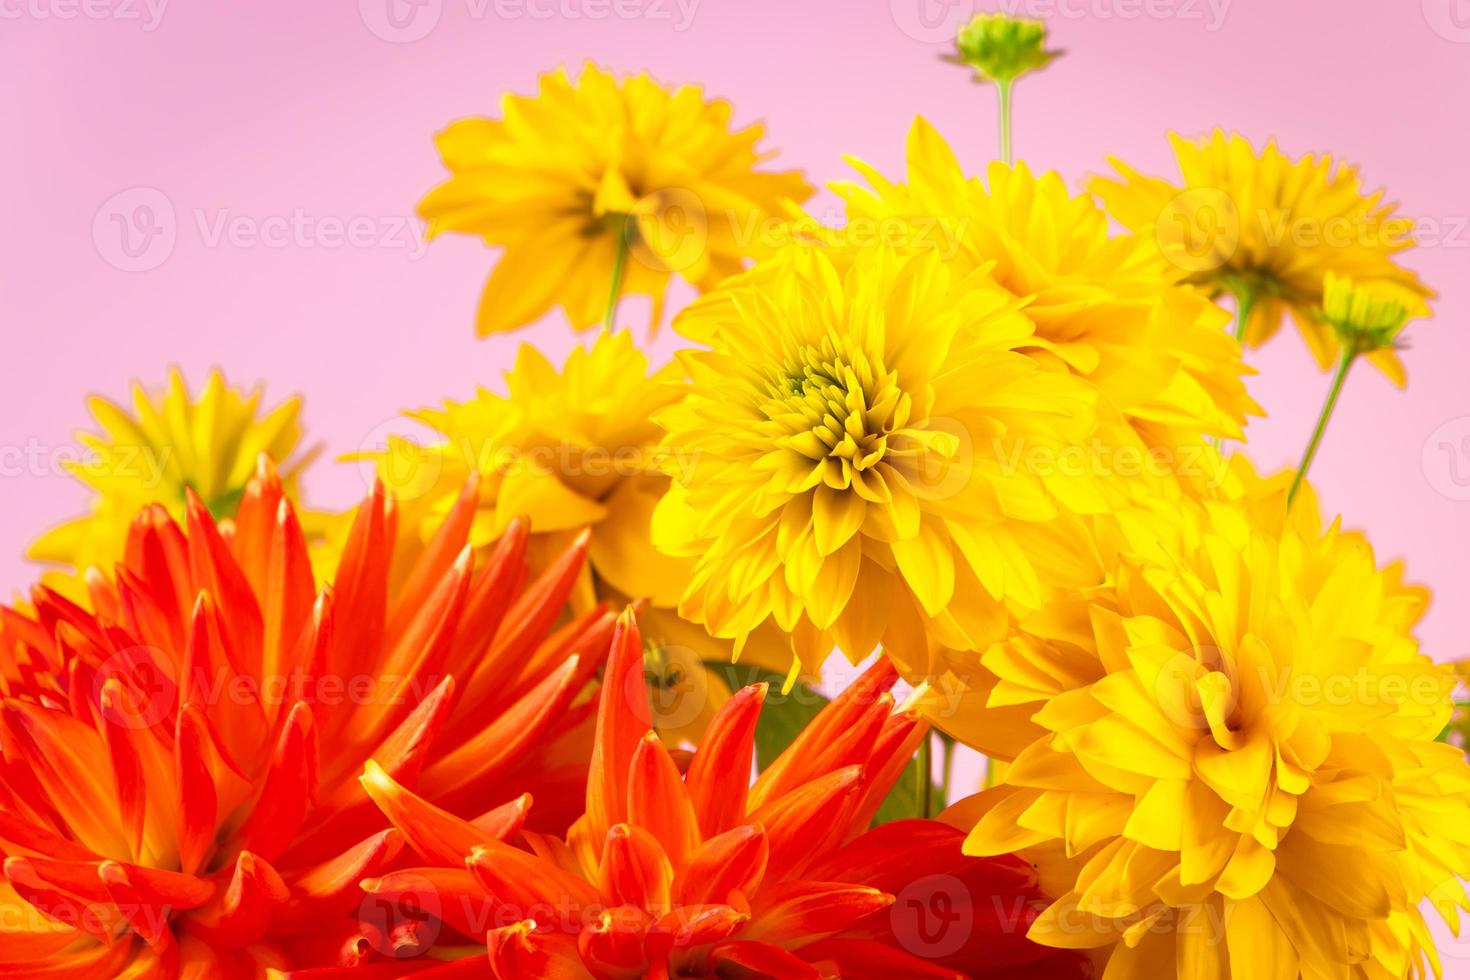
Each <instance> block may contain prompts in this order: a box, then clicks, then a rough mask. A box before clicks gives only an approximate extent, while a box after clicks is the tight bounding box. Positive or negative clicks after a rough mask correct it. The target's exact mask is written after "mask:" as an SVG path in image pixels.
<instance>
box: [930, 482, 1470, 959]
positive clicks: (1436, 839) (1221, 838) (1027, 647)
mask: <svg viewBox="0 0 1470 980" xmlns="http://www.w3.org/2000/svg"><path fill="white" fill-rule="evenodd" d="M1237 476H1242V477H1243V479H1242V480H1241V481H1240V482H1238V483H1236V484H1235V486H1236V490H1235V491H1233V493H1238V496H1236V497H1235V499H1220V500H1217V501H1206V502H1203V503H1201V502H1194V503H1191V504H1188V505H1184V506H1180V505H1178V504H1171V505H1170V506H1169V507H1167V508H1165V507H1160V508H1159V509H1158V510H1157V511H1156V512H1154V513H1151V514H1148V515H1146V516H1144V517H1141V518H1139V519H1137V520H1136V521H1135V522H1133V526H1132V527H1130V526H1129V522H1126V521H1125V522H1121V523H1120V528H1119V533H1120V542H1121V543H1122V545H1123V547H1121V549H1120V550H1119V551H1118V553H1117V555H1116V556H1115V557H1114V558H1112V559H1110V566H1111V575H1110V582H1109V585H1108V586H1107V587H1106V588H1103V589H1099V590H1093V591H1091V592H1086V593H1078V594H1076V595H1074V596H1072V597H1069V598H1065V599H1061V600H1058V601H1057V602H1055V603H1053V604H1051V605H1049V606H1048V607H1047V608H1046V609H1044V610H1043V611H1041V612H1040V613H1038V614H1036V615H1035V616H1033V617H1030V618H1029V619H1027V620H1024V621H1023V622H1022V623H1021V631H1020V632H1019V633H1018V634H1017V635H1016V636H1015V637H1013V638H1012V639H1011V640H1009V641H1007V642H1006V643H1004V644H998V645H997V646H995V647H993V648H991V649H990V650H988V651H986V652H985V653H984V654H983V655H982V656H981V657H980V658H979V664H980V668H981V669H980V671H979V672H978V673H979V674H980V675H983V676H984V677H985V678H986V680H985V681H984V683H983V684H981V685H980V687H981V688H982V689H981V690H979V691H972V692H971V696H970V698H969V699H968V700H965V699H963V698H962V699H960V700H959V701H957V702H955V705H956V708H955V711H954V714H953V716H952V721H953V725H951V726H950V727H951V728H952V730H953V731H954V732H956V733H957V734H960V735H961V737H963V738H965V739H966V740H967V741H969V742H971V743H972V744H975V745H977V746H979V747H980V748H982V749H983V750H986V751H989V752H992V753H995V754H996V755H997V756H999V757H1000V758H1002V759H1003V760H1005V761H1007V762H1009V765H1008V766H1007V767H1006V769H1005V773H1004V777H1003V779H1002V781H1001V784H1000V785H998V786H996V787H994V788H992V789H989V790H986V791H985V792H983V793H982V794H980V795H979V796H978V797H976V798H974V799H972V800H970V801H967V802H965V803H963V804H961V805H960V807H959V808H958V809H957V810H956V812H955V813H952V814H951V817H952V818H953V819H955V820H961V819H969V820H971V821H973V822H975V829H974V831H973V833H972V835H971V837H970V839H969V842H968V844H967V849H968V850H969V851H970V852H971V853H976V854H987V853H1002V852H1010V851H1014V850H1016V849H1018V848H1027V847H1033V846H1040V847H1050V846H1055V845H1057V844H1061V845H1062V846H1063V847H1064V849H1065V857H1066V858H1067V859H1070V862H1071V866H1072V868H1073V873H1072V880H1073V885H1072V890H1071V891H1070V893H1069V894H1066V895H1065V896H1064V897H1062V898H1061V899H1059V900H1058V901H1057V902H1056V903H1054V904H1053V905H1052V906H1051V907H1050V908H1049V909H1048V910H1047V912H1045V913H1044V914H1043V915H1042V916H1041V917H1040V918H1039V919H1038V920H1037V922H1036V923H1035V924H1034V925H1033V927H1032V929H1031V931H1030V935H1031V937H1032V938H1033V939H1036V940H1038V941H1040V942H1043V943H1045V944H1048V945H1054V946H1060V947H1068V948H1084V949H1096V950H1098V951H1099V953H1100V955H1101V956H1102V957H1105V958H1107V959H1108V964H1107V968H1106V976H1108V977H1110V978H1113V977H1116V978H1134V977H1136V978H1140V980H1142V978H1151V977H1157V976H1163V975H1170V974H1174V973H1176V972H1177V974H1178V975H1180V976H1221V977H1223V976H1240V977H1268V978H1270V977H1280V978H1296V977H1299V976H1300V977H1310V978H1316V977H1324V978H1325V977H1367V978H1385V980H1386V978H1399V977H1404V976H1408V975H1415V976H1418V975H1423V963H1424V961H1425V960H1426V959H1428V960H1431V961H1432V960H1433V959H1434V955H1435V954H1434V952H1433V945H1432V941H1431V938H1430V935H1429V931H1428V928H1427V926H1426V924H1425V921H1424V919H1423V917H1422V916H1421V914H1420V911H1419V906H1420V904H1421V902H1423V901H1424V900H1425V899H1426V898H1427V899H1428V900H1429V901H1430V902H1431V903H1432V904H1433V905H1434V906H1435V907H1436V909H1437V910H1438V911H1439V912H1440V913H1441V914H1442V915H1443V916H1444V917H1445V919H1446V920H1447V921H1448V922H1450V923H1451V924H1455V923H1457V921H1458V913H1457V911H1456V909H1457V908H1470V903H1467V899H1466V896H1465V893H1464V890H1463V888H1462V886H1461V884H1460V883H1459V879H1460V878H1462V877H1463V876H1465V875H1466V874H1467V873H1470V766H1467V765H1466V763H1465V761H1464V759H1463V758H1462V756H1461V754H1460V752H1459V750H1457V749H1455V748H1454V747H1451V746H1448V745H1444V744H1442V743H1438V742H1436V741H1435V739H1436V736H1437V735H1438V734H1439V733H1440V731H1441V730H1442V729H1443V728H1444V726H1445V724H1446V722H1447V721H1448V719H1449V717H1450V712H1451V708H1452V702H1451V700H1450V698H1451V692H1452V690H1453V688H1454V685H1455V680H1454V676H1453V672H1452V671H1451V670H1450V669H1449V668H1447V667H1443V666H1439V665H1436V664H1434V663H1432V662H1431V661H1430V660H1429V658H1427V657H1426V656H1424V655H1423V654H1421V653H1420V652H1419V649H1418V646H1417V644H1416V643H1415V641H1414V640H1413V638H1412V633H1411V630H1412V627H1413V624H1414V623H1415V621H1416V620H1417V619H1418V617H1419V615H1420V613H1421V612H1422V610H1423V607H1424V601H1425V598H1426V596H1425V594H1424V593H1423V591H1422V590H1418V589H1414V588H1409V587H1405V586H1404V585H1403V583H1402V580H1401V577H1400V570H1399V569H1397V568H1396V567H1390V568H1387V569H1380V568H1379V567H1378V565H1377V563H1376V561H1375V558H1374V555H1373V550H1372V548H1371V547H1370V546H1369V545H1368V543H1367V541H1366V540H1365V539H1363V538H1362V537H1361V536H1359V535H1356V534H1350V533H1344V532H1343V531H1341V530H1340V529H1339V528H1338V527H1337V526H1336V525H1335V524H1334V525H1332V526H1331V527H1327V528H1325V529H1324V528H1323V527H1322V525H1321V521H1320V518H1319V516H1318V512H1317V507H1316V501H1315V500H1314V499H1313V497H1312V495H1311V494H1310V492H1306V493H1303V494H1301V495H1300V496H1299V497H1298V498H1297V500H1296V501H1295V505H1294V507H1293V508H1292V510H1291V512H1290V513H1288V511H1287V509H1286V507H1285V494H1284V490H1285V485H1286V482H1287V480H1286V479H1284V478H1275V479H1273V480H1270V481H1260V480H1257V479H1255V478H1254V476H1253V475H1252V474H1249V473H1245V474H1241V473H1239V472H1238V473H1237ZM1287 477H1289V474H1288V475H1287ZM1105 550H1106V548H1105Z"/></svg>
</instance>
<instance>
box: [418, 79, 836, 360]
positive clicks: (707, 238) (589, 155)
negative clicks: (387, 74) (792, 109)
mask: <svg viewBox="0 0 1470 980" xmlns="http://www.w3.org/2000/svg"><path fill="white" fill-rule="evenodd" d="M732 112H733V110H732V108H731V106H730V104H729V103H728V102H725V101H723V100H718V99H717V100H713V101H707V100H706V99H705V96H704V93H703V91H702V90H701V89H700V88H699V87H698V86H695V85H685V86H681V87H680V88H678V89H675V90H672V91H671V90H669V89H667V88H664V87H662V86H660V85H659V84H658V83H656V82H655V81H653V80H652V79H650V78H649V77H648V76H647V75H637V76H633V77H630V78H624V79H618V78H615V77H614V76H613V75H611V74H609V73H607V72H605V71H603V70H602V69H600V68H597V67H596V66H594V65H590V64H589V65H587V66H586V67H585V68H583V69H582V73H581V75H580V76H579V77H578V78H577V79H576V81H573V80H572V79H571V78H569V77H568V76H567V74H566V72H565V71H564V70H561V69H558V70H557V71H554V72H551V73H549V74H547V75H544V76H542V78H541V87H540V92H539V93H538V94H537V95H536V96H534V97H525V96H517V95H507V96H506V97H505V99H504V102H503V105H502V118H501V119H498V120H492V119H465V120H462V121H460V122H457V123H455V124H454V125H452V126H450V127H449V128H448V129H447V130H445V131H444V132H443V133H442V134H440V136H439V139H438V144H439V152H440V154H441V155H442V156H443V158H444V164H445V166H446V167H448V168H449V171H450V177H449V179H448V180H447V181H445V182H444V183H443V184H441V185H440V186H439V187H437V188H435V189H434V190H433V191H431V192H430V193H429V195H428V196H427V197H425V198H424V200H423V202H422V203H421V204H420V205H419V211H420V213H421V214H422V215H423V217H424V218H425V219H427V220H428V222H429V234H430V235H431V236H432V235H437V234H439V233H441V232H445V231H458V232H465V233H467V234H472V235H478V236H480V237H481V238H483V239H484V240H485V242H486V243H487V244H490V245H495V246H500V247H502V248H504V253H503V254H502V256H501V258H500V261H499V263H498V264H497V265H496V267H495V272H494V273H493V274H492V275H491V277H490V281H489V282H488V283H486V285H485V292H484V295H483V296H482V297H481V301H480V311H479V318H478V319H479V323H478V327H479V332H480V334H481V335H485V334H491V333H499V332H503V331H508V330H514V329H516V328H517V327H521V326H524V325H526V324H528V323H530V322H532V321H533V320H536V319H537V318H539V317H541V316H542V315H543V314H545V313H546V312H547V311H549V310H550V309H551V308H552V307H553V306H557V305H559V306H561V307H562V309H563V310H564V311H565V313H566V316H567V319H568V320H570V321H571V325H572V326H573V327H574V328H576V329H578V330H581V329H585V328H587V327H590V326H593V325H594V324H597V323H600V322H602V320H603V316H604V313H605V311H606V309H607V307H608V303H609V294H610V292H611V290H612V284H613V279H614V275H615V267H617V266H618V265H619V254H620V245H619V236H620V235H622V236H626V239H625V240H626V242H627V244H628V246H629V257H628V258H627V260H626V262H624V263H623V267H622V275H623V278H622V284H621V290H620V293H621V294H622V295H627V294H641V295H647V296H651V297H653V299H654V305H655V314H654V318H653V322H654V323H655V324H657V322H658V319H659V316H658V312H657V311H658V308H659V306H660V304H661V301H662V298H663V294H664V290H665V288H666V287H667V285H668V282H669V278H670V277H671V276H672V275H675V274H677V275H678V276H680V277H681V278H683V279H684V280H686V281H687V282H690V283H692V284H694V285H696V286H698V287H699V288H701V289H706V288H708V287H710V286H711V285H713V284H714V283H715V282H718V281H719V280H720V279H721V278H723V277H724V276H726V275H729V274H730V273H732V272H735V271H738V270H739V269H740V268H741V266H742V265H743V261H744V259H745V258H746V257H747V256H748V255H751V254H752V253H753V252H754V251H758V250H759V246H760V243H761V238H762V228H763V226H764V225H765V223H766V222H769V221H772V220H775V219H777V218H781V217H784V216H787V215H788V214H790V213H792V212H794V210H795V207H796V205H799V204H800V203H801V202H802V201H804V200H805V199H806V198H807V197H809V196H810V195H811V188H810V187H809V186H808V184H807V183H806V181H805V180H804V179H803V178H802V177H801V175H800V174H799V173H797V172H795V171H782V172H771V171H765V170H759V169H757V165H758V164H759V163H760V161H761V160H762V158H763V156H764V154H763V153H761V152H760V151H758V150H757V149H756V143H757V142H759V140H760V138H761V136H762V135H763V132H764V127H762V126H761V125H759V124H756V125H751V126H748V127H746V128H744V129H741V130H738V131H732V130H731V128H730V119H731V116H732Z"/></svg>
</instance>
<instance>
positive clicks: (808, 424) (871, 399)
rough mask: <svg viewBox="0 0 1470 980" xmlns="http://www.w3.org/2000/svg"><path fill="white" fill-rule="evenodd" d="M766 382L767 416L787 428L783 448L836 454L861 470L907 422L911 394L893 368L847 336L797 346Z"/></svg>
mask: <svg viewBox="0 0 1470 980" xmlns="http://www.w3.org/2000/svg"><path fill="white" fill-rule="evenodd" d="M795 355H796V356H795V357H794V358H793V359H792V360H791V361H790V362H789V363H788V367H787V368H786V370H785V371H783V372H781V373H780V374H778V375H776V376H775V377H774V378H773V379H772V381H771V383H770V386H769V398H768V400H767V403H766V406H765V414H766V417H767V418H768V419H770V420H771V421H772V422H775V423H777V424H779V425H781V426H782V427H783V428H786V429H788V430H789V431H790V432H791V433H792V438H790V439H789V440H787V442H786V445H787V448H790V449H794V450H796V451H797V452H798V453H800V454H801V455H803V456H806V457H807V458H809V459H812V460H821V459H824V458H826V459H835V460H840V461H841V462H842V467H843V469H844V470H847V469H848V468H849V467H850V468H851V469H853V470H857V471H859V472H861V471H863V470H867V469H871V468H872V467H874V466H876V465H878V463H879V462H880V461H881V460H882V459H883V458H884V456H885V454H887V453H888V452H889V451H890V450H889V445H888V440H889V437H890V436H891V435H892V434H893V433H894V432H895V431H897V430H898V429H900V428H902V427H903V426H904V425H906V424H907V423H908V418H909V412H910V401H909V396H908V395H907V394H905V393H904V392H903V391H901V390H900V389H899V386H898V375H897V373H896V372H893V371H888V370H886V369H884V367H883V365H882V364H881V363H879V362H878V361H877V360H876V358H873V357H870V356H869V354H868V352H867V351H865V350H863V349H862V348H861V347H859V346H857V345H856V344H854V343H853V342H852V341H851V340H849V339H848V338H833V337H827V338H825V339H824V340H823V341H822V343H821V345H820V346H816V345H811V344H809V345H806V346H804V347H802V348H801V349H800V350H798V351H796V352H795Z"/></svg>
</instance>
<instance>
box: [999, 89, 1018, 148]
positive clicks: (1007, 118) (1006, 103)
mask: <svg viewBox="0 0 1470 980" xmlns="http://www.w3.org/2000/svg"><path fill="white" fill-rule="evenodd" d="M1013 84H1015V83H1014V82H996V83H995V87H996V89H997V90H999V92H1000V158H1001V161H1002V162H1004V163H1006V164H1007V165H1009V164H1011V163H1014V162H1015V158H1014V157H1013V156H1012V155H1011V86H1012V85H1013Z"/></svg>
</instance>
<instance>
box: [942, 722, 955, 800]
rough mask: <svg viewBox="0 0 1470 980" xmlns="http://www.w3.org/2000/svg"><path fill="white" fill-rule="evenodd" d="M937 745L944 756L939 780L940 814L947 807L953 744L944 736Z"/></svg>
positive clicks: (952, 763)
mask: <svg viewBox="0 0 1470 980" xmlns="http://www.w3.org/2000/svg"><path fill="white" fill-rule="evenodd" d="M939 744H940V745H941V746H943V748H944V754H943V756H942V758H943V760H944V761H943V762H942V763H941V765H943V766H944V775H943V776H941V777H940V780H939V809H940V811H941V812H942V811H943V810H944V808H945V807H947V806H949V800H950V795H949V777H950V774H951V773H953V772H954V746H955V742H954V739H952V738H950V737H949V736H944V737H943V738H942V739H941V740H940V743H939Z"/></svg>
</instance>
